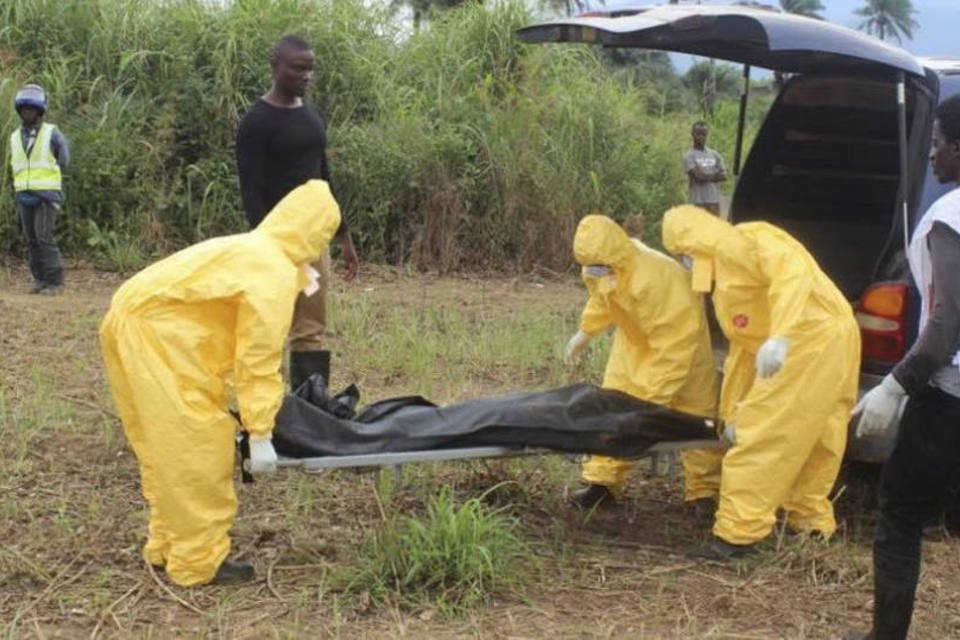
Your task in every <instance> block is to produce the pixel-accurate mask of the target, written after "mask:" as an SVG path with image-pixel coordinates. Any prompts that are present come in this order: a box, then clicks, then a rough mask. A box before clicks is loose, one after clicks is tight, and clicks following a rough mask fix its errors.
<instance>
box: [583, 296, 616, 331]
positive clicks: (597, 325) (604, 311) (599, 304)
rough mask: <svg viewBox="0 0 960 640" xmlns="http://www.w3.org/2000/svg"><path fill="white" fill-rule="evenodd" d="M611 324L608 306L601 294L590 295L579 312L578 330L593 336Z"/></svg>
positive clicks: (611, 319)
mask: <svg viewBox="0 0 960 640" xmlns="http://www.w3.org/2000/svg"><path fill="white" fill-rule="evenodd" d="M611 324H613V317H612V316H611V315H610V307H609V306H608V305H607V301H606V299H605V298H604V297H603V296H594V295H592V296H590V298H589V299H587V304H586V305H585V306H584V307H583V311H582V312H581V313H580V330H581V331H583V332H584V333H585V334H587V335H588V336H595V335H597V334H598V333H600V332H601V331H603V330H604V329H607V328H608V327H610V325H611Z"/></svg>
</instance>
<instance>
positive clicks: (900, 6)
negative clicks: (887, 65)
mask: <svg viewBox="0 0 960 640" xmlns="http://www.w3.org/2000/svg"><path fill="white" fill-rule="evenodd" d="M866 2H867V3H866V4H865V5H864V6H863V7H861V8H860V9H857V10H856V11H855V12H854V13H856V14H857V15H858V16H860V17H862V18H865V20H864V21H863V22H862V23H861V24H860V26H859V27H858V28H859V29H863V30H864V31H866V32H867V33H869V34H871V35H875V36H877V37H878V38H880V39H881V40H886V39H887V37H888V36H889V37H892V38H896V39H897V42H902V39H901V35H904V36H906V37H907V40H912V39H913V30H914V29H916V28H917V27H919V26H920V25H919V24H917V21H916V20H914V19H913V14H915V13H916V12H917V10H916V9H914V8H913V3H912V2H911V1H910V0H866Z"/></svg>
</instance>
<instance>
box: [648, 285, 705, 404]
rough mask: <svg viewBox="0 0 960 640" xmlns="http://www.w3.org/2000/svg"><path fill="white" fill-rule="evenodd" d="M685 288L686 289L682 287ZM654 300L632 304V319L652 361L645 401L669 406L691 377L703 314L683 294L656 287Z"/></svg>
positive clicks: (702, 326) (684, 292)
mask: <svg viewBox="0 0 960 640" xmlns="http://www.w3.org/2000/svg"><path fill="white" fill-rule="evenodd" d="M683 286H684V287H689V285H688V284H687V283H683ZM659 289H661V291H659V292H658V293H657V294H656V295H655V296H648V298H650V299H651V300H652V299H656V300H658V302H657V304H651V303H650V300H647V301H646V302H645V301H643V300H635V308H634V309H633V315H634V317H635V318H636V319H637V322H638V324H639V325H640V328H641V329H642V330H643V331H644V333H646V335H647V341H648V344H649V347H650V350H651V351H652V352H653V355H654V357H653V358H652V359H651V363H652V366H651V367H650V368H649V369H648V370H647V371H645V372H644V373H645V376H644V378H645V379H646V380H648V381H650V382H651V385H650V388H649V389H648V390H647V394H646V395H645V396H644V399H645V400H647V401H649V402H653V403H655V404H659V405H663V406H666V405H669V404H670V403H671V402H672V401H673V399H674V396H676V394H677V392H678V391H680V389H681V388H682V387H683V384H684V382H685V381H686V380H687V377H688V376H689V374H690V367H691V366H693V360H694V357H695V355H696V352H697V348H698V347H699V346H700V340H701V335H700V332H701V331H703V330H705V329H704V325H703V322H702V320H701V316H700V315H698V314H702V310H701V309H700V308H698V307H697V306H692V307H691V305H690V303H689V298H688V297H687V296H686V293H687V292H686V291H678V290H675V289H671V288H670V287H669V286H664V287H659Z"/></svg>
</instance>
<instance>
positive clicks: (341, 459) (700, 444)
mask: <svg viewBox="0 0 960 640" xmlns="http://www.w3.org/2000/svg"><path fill="white" fill-rule="evenodd" d="M723 446H724V444H723V443H722V441H720V440H713V439H704V440H679V441H671V442H659V443H657V444H655V445H653V446H651V447H650V448H649V449H647V450H646V452H644V454H643V455H642V456H639V457H638V458H636V459H637V460H642V459H644V458H648V457H653V458H654V459H656V457H657V456H663V455H666V454H671V453H675V452H678V451H683V450H687V449H718V448H721V447H723ZM550 454H553V455H565V456H570V455H571V454H569V453H564V452H559V451H552V450H549V449H542V448H529V447H465V448H457V449H429V450H425V451H402V452H390V453H370V454H363V455H345V456H319V457H314V458H286V457H281V458H280V459H279V461H278V463H277V466H278V467H281V468H289V469H299V470H301V471H303V472H304V473H309V474H322V473H325V472H327V471H330V470H332V469H349V468H359V467H365V468H371V467H373V468H376V469H377V470H378V471H379V470H381V469H384V468H389V469H392V470H393V474H394V477H395V479H396V480H397V481H398V484H399V483H400V482H402V480H403V465H405V464H413V463H420V462H454V461H459V460H476V459H489V458H514V457H520V456H533V455H550ZM574 455H576V454H574Z"/></svg>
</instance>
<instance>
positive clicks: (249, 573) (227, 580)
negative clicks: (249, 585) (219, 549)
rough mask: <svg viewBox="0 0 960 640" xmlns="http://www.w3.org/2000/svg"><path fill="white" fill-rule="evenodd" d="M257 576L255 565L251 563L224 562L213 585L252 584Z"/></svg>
mask: <svg viewBox="0 0 960 640" xmlns="http://www.w3.org/2000/svg"><path fill="white" fill-rule="evenodd" d="M255 575H256V574H255V572H254V571H253V565H252V564H250V563H249V562H238V561H236V560H224V561H223V562H222V563H221V564H220V567H219V568H218V569H217V574H216V575H215V576H213V580H212V581H211V584H218V585H225V584H240V583H242V582H250V581H251V580H253V578H254V576H255Z"/></svg>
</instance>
